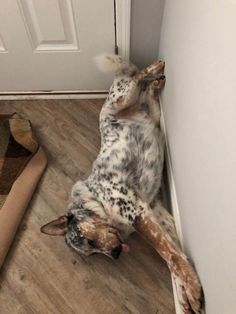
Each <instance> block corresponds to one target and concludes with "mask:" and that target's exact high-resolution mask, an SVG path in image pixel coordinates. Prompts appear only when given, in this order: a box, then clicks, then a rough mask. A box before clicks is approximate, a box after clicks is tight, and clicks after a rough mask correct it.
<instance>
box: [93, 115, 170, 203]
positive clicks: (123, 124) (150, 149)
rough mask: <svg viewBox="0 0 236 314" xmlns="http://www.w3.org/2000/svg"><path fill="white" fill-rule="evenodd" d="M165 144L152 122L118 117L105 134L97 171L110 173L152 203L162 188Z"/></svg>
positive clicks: (97, 161) (116, 179) (96, 166)
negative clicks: (139, 121) (137, 121)
mask: <svg viewBox="0 0 236 314" xmlns="http://www.w3.org/2000/svg"><path fill="white" fill-rule="evenodd" d="M163 146H164V145H163V136H162V133H161V131H160V130H159V128H157V127H155V126H154V125H153V124H151V123H150V122H149V123H146V124H144V123H142V124H141V123H136V122H130V121H128V120H114V122H113V123H112V124H111V126H110V127H109V129H108V130H107V131H106V132H104V134H103V138H102V147H101V151H100V154H99V156H98V158H97V160H96V162H95V163H94V170H95V169H99V171H100V172H104V173H106V174H109V175H110V177H112V178H113V180H115V181H117V182H122V183H124V184H125V185H127V186H128V187H129V188H131V189H133V190H134V191H135V192H136V193H137V194H138V195H139V197H140V198H141V199H142V200H144V201H146V202H149V203H150V202H151V201H152V199H153V198H154V196H155V195H156V193H157V191H158V189H159V188H160V183H161V176H162V168H163V155H164V153H163V151H164V148H163Z"/></svg>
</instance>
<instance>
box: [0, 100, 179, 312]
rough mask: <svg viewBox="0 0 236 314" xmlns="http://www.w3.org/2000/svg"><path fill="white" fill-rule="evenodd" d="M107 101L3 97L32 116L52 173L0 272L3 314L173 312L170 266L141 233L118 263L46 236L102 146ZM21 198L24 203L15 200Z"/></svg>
mask: <svg viewBox="0 0 236 314" xmlns="http://www.w3.org/2000/svg"><path fill="white" fill-rule="evenodd" d="M102 103H103V100H24V101H23V100H22V101H0V113H7V112H8V113H9V112H15V111H17V112H19V113H20V114H21V115H23V116H24V117H26V118H28V119H30V120H31V121H32V125H33V128H34V130H35V134H36V135H37V138H38V139H39V140H40V143H41V144H42V145H43V147H44V149H45V151H46V153H47V155H48V167H47V170H46V172H45V174H44V176H43V178H42V180H41V182H40V184H39V186H38V188H37V190H36V193H35V194H34V197H33V199H32V201H31V203H30V206H29V208H28V210H27V212H26V214H25V216H24V219H23V221H22V224H21V226H20V227H19V230H18V232H17V236H16V238H15V241H14V243H13V245H12V248H11V250H10V252H9V254H8V257H7V260H6V262H5V264H4V266H3V268H2V270H1V273H0V314H34V313H39V314H47V313H50V314H54V313H55V314H60V313H62V314H67V313H68V314H73V313H75V314H100V313H101V314H110V313H112V314H121V313H122V314H123V313H132V314H136V313H137V314H138V313H142V314H173V313H175V311H174V303H173V295H172V286H171V279H170V274H169V271H168V269H167V267H166V265H165V263H164V262H163V261H162V259H161V258H160V257H159V256H158V254H157V253H156V252H155V251H154V250H153V249H152V248H151V247H149V246H148V245H147V244H146V243H145V242H144V241H143V240H142V239H141V238H140V237H139V236H138V235H132V236H131V237H130V239H129V240H128V243H129V245H130V247H131V252H130V254H122V256H121V257H120V258H119V259H118V260H117V261H112V260H110V259H109V258H106V257H105V256H100V255H94V256H91V257H89V258H82V257H80V256H79V255H77V254H76V253H75V252H73V251H72V250H71V249H69V248H68V247H67V246H66V245H65V243H64V240H63V238H61V237H56V238H54V237H49V236H46V235H43V234H41V233H40V231H39V228H40V226H41V225H43V224H44V223H46V222H48V221H49V220H51V219H54V218H55V217H57V216H58V215H62V214H64V212H65V209H66V206H67V202H68V197H69V193H70V189H71V187H72V184H73V183H74V182H75V181H76V180H78V179H85V178H86V177H87V176H88V175H89V173H90V171H91V165H92V162H93V160H94V159H95V158H96V155H97V153H98V151H99V146H100V136H99V131H98V116H99V112H100V109H101V105H102ZM16 201H17V200H16Z"/></svg>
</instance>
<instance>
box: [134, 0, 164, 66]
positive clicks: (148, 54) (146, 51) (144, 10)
mask: <svg viewBox="0 0 236 314" xmlns="http://www.w3.org/2000/svg"><path fill="white" fill-rule="evenodd" d="M163 8H164V0H148V1H143V0H131V42H130V59H131V60H132V62H133V63H135V64H136V65H137V66H139V67H144V66H147V65H148V64H150V63H151V62H153V61H154V60H155V59H156V58H157V56H158V49H159V39H160V31H161V21H162V15H163Z"/></svg>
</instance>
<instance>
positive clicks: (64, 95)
mask: <svg viewBox="0 0 236 314" xmlns="http://www.w3.org/2000/svg"><path fill="white" fill-rule="evenodd" d="M107 95H108V92H107V91H104V92H102V93H96V92H95V93H86V92H85V93H83V92H78V93H77V92H71V91H68V92H64V91H62V92H60V91H59V92H58V91H57V92H42V93H40V92H19V93H1V92H0V100H27V99H98V98H103V99H104V98H106V97H107Z"/></svg>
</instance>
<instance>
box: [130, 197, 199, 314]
mask: <svg viewBox="0 0 236 314" xmlns="http://www.w3.org/2000/svg"><path fill="white" fill-rule="evenodd" d="M139 203H140V204H139V207H140V208H143V211H142V213H141V214H139V215H138V216H137V217H136V218H135V220H134V228H135V229H136V230H137V232H138V233H139V234H140V235H141V236H142V237H143V238H144V239H145V240H146V241H148V242H149V243H150V244H151V245H152V246H153V247H154V248H155V249H156V251H157V252H158V253H159V254H160V255H161V257H162V258H163V259H164V260H165V261H166V262H167V265H168V267H169V269H170V271H171V273H172V274H173V275H174V278H176V283H177V284H178V288H180V287H181V286H182V287H183V288H184V290H185V293H186V296H187V298H188V302H189V304H190V305H191V308H192V310H193V311H194V313H200V309H201V297H202V290H201V285H200V282H199V279H198V277H197V274H196V272H195V271H194V269H193V267H192V266H191V264H190V263H189V261H188V259H187V257H186V256H185V255H184V253H183V252H182V251H181V249H180V247H179V246H178V245H177V244H175V243H174V242H173V240H172V239H171V237H170V236H169V234H168V233H167V232H166V231H165V230H164V229H163V228H162V226H161V224H160V223H159V222H158V220H157V219H156V217H155V216H154V215H153V213H152V211H151V209H150V208H149V206H148V204H146V203H143V202H141V201H140V202H139ZM182 297H183V298H184V297H185V294H184V293H183V294H182ZM185 304H186V303H185ZM185 313H190V311H189V309H187V307H186V310H185Z"/></svg>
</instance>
